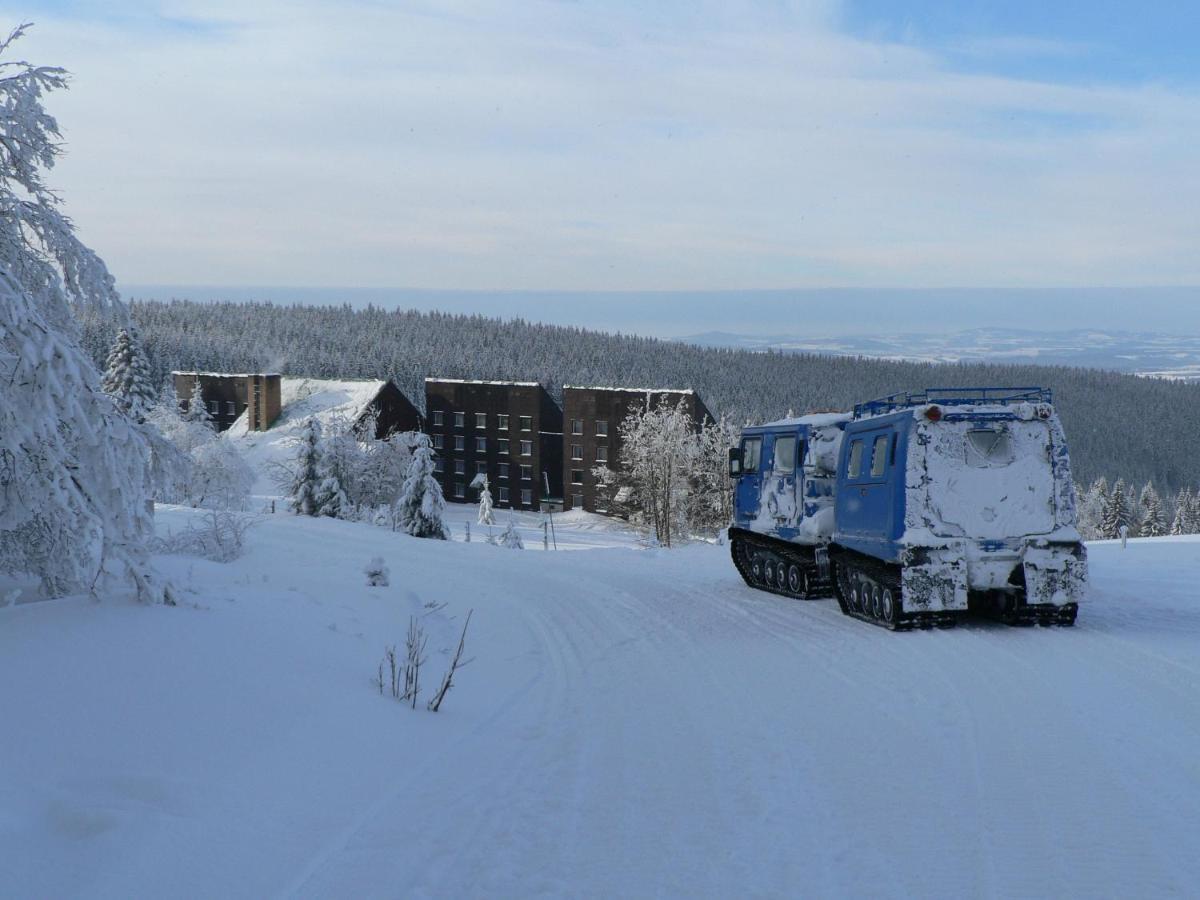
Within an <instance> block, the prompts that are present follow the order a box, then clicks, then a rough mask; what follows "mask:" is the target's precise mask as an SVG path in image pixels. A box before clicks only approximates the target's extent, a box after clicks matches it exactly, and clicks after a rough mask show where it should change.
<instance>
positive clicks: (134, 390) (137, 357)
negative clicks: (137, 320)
mask: <svg viewBox="0 0 1200 900" xmlns="http://www.w3.org/2000/svg"><path fill="white" fill-rule="evenodd" d="M106 365H107V368H106V370H105V372H104V378H103V380H102V381H101V383H100V386H101V387H102V388H103V389H104V392H105V393H106V394H108V395H109V396H110V397H112V398H113V400H115V401H116V404H117V406H118V407H120V408H121V410H122V411H123V412H125V413H127V414H128V415H129V416H130V417H131V418H132V419H133V420H134V421H135V422H141V421H143V420H144V419H145V417H146V413H147V412H148V411H149V410H150V409H151V408H152V407H153V406H154V404H155V403H156V402H157V400H158V398H157V396H156V394H155V391H154V385H153V383H152V382H151V378H150V363H149V361H148V360H147V359H146V353H145V351H143V350H142V342H141V340H139V338H138V333H137V328H135V327H134V325H133V324H132V323H130V324H129V325H127V326H126V327H124V328H122V329H120V330H119V331H118V332H117V339H116V341H114V342H113V346H112V350H110V351H109V354H108V360H107V363H106Z"/></svg>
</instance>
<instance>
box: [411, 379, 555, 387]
mask: <svg viewBox="0 0 1200 900" xmlns="http://www.w3.org/2000/svg"><path fill="white" fill-rule="evenodd" d="M430 382H437V383H439V384H496V385H502V386H508V387H540V386H541V384H540V383H539V382H537V381H482V380H480V379H478V378H426V379H425V383H426V384H429V383H430Z"/></svg>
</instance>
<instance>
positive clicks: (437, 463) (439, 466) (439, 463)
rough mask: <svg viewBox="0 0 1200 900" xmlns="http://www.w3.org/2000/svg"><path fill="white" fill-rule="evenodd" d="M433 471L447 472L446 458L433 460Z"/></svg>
mask: <svg viewBox="0 0 1200 900" xmlns="http://www.w3.org/2000/svg"><path fill="white" fill-rule="evenodd" d="M433 471H435V472H445V471H446V461H445V460H444V459H435V460H434V461H433Z"/></svg>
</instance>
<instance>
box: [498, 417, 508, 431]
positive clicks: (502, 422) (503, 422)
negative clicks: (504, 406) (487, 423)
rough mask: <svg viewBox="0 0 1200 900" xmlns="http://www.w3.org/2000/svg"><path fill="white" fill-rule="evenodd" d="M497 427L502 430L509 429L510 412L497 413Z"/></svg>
mask: <svg viewBox="0 0 1200 900" xmlns="http://www.w3.org/2000/svg"><path fill="white" fill-rule="evenodd" d="M496 427H497V428H499V429H500V430H501V431H508V413H497V414H496Z"/></svg>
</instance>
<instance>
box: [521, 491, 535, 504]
mask: <svg viewBox="0 0 1200 900" xmlns="http://www.w3.org/2000/svg"><path fill="white" fill-rule="evenodd" d="M521 504H522V505H523V506H533V491H532V490H530V489H529V488H521Z"/></svg>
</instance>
